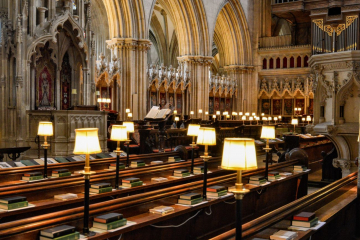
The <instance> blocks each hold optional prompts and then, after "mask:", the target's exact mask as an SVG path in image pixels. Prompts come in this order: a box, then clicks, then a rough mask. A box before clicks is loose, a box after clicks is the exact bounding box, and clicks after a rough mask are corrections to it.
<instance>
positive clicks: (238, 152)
mask: <svg viewBox="0 0 360 240" xmlns="http://www.w3.org/2000/svg"><path fill="white" fill-rule="evenodd" d="M221 168H222V169H226V170H250V169H256V168H257V160H256V151H255V140H254V139H251V138H225V140H224V150H223V156H222V161H221Z"/></svg>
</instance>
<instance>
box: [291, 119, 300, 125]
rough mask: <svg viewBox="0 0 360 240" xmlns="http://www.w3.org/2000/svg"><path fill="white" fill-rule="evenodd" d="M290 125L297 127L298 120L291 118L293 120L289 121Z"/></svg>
mask: <svg viewBox="0 0 360 240" xmlns="http://www.w3.org/2000/svg"><path fill="white" fill-rule="evenodd" d="M291 124H292V125H298V124H299V120H297V118H293V119H291Z"/></svg>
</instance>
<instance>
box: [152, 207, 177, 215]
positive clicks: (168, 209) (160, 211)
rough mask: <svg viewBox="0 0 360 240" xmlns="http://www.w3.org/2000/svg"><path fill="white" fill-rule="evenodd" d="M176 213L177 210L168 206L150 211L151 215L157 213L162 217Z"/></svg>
mask: <svg viewBox="0 0 360 240" xmlns="http://www.w3.org/2000/svg"><path fill="white" fill-rule="evenodd" d="M174 211H175V209H174V208H173V207H168V206H158V207H154V208H151V209H149V212H150V213H156V214H161V215H166V214H169V213H171V212H174Z"/></svg>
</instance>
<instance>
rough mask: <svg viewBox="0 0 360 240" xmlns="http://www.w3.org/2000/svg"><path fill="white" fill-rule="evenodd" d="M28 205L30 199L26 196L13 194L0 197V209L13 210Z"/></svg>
mask: <svg viewBox="0 0 360 240" xmlns="http://www.w3.org/2000/svg"><path fill="white" fill-rule="evenodd" d="M27 206H28V201H27V200H26V197H22V196H12V197H3V198H1V199H0V209H5V210H12V209H17V208H22V207H27Z"/></svg>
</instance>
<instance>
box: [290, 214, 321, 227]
mask: <svg viewBox="0 0 360 240" xmlns="http://www.w3.org/2000/svg"><path fill="white" fill-rule="evenodd" d="M318 222H319V219H318V218H317V217H315V213H313V212H301V213H299V214H297V215H295V216H293V220H292V222H291V225H292V226H296V227H306V228H311V227H314V226H315V225H316V224H318Z"/></svg>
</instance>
